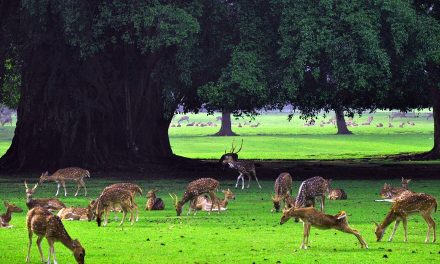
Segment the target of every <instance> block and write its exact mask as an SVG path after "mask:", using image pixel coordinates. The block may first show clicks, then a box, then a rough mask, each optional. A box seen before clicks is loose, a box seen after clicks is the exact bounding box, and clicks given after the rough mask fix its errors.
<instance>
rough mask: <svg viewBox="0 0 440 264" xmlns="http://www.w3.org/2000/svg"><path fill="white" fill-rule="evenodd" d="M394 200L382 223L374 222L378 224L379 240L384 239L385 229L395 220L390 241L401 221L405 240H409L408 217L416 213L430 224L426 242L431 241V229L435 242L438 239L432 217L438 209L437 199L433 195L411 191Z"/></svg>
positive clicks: (377, 236) (377, 233)
mask: <svg viewBox="0 0 440 264" xmlns="http://www.w3.org/2000/svg"><path fill="white" fill-rule="evenodd" d="M392 202H393V204H392V206H391V209H390V211H389V212H388V214H387V216H386V217H385V219H384V220H383V222H382V223H381V224H378V223H376V222H374V224H375V225H376V230H375V233H376V238H377V241H380V240H381V239H382V237H383V235H384V234H385V230H386V229H387V227H388V226H389V225H390V224H391V223H392V222H394V221H396V223H395V224H394V229H393V232H392V233H391V236H390V238H389V239H388V241H390V242H391V241H392V240H393V237H394V234H395V233H396V229H397V227H398V226H399V223H400V221H402V222H403V230H404V231H405V238H404V241H405V242H406V241H408V231H407V223H408V221H407V217H408V216H409V215H411V214H415V213H419V214H421V215H422V217H423V219H425V221H426V223H427V224H428V232H427V233H426V239H425V243H426V242H429V235H430V231H431V229H432V230H433V233H434V238H433V240H432V242H433V243H434V242H435V241H436V234H435V229H436V224H435V221H434V220H433V219H432V217H431V213H432V212H436V211H437V200H436V199H435V198H434V197H433V196H431V195H428V194H424V193H410V194H407V195H403V196H400V197H398V198H395V199H394V200H393V201H392Z"/></svg>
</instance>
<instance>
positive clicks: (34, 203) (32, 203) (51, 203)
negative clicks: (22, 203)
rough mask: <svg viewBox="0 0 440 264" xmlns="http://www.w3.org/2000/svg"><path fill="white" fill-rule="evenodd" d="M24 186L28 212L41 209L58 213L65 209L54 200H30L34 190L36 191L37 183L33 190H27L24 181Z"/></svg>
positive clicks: (62, 204) (59, 202)
mask: <svg viewBox="0 0 440 264" xmlns="http://www.w3.org/2000/svg"><path fill="white" fill-rule="evenodd" d="M24 186H25V188H26V206H27V208H28V209H29V210H30V209H32V208H34V207H43V208H44V209H46V210H50V211H58V210H60V209H62V208H65V207H66V205H65V204H64V203H62V202H61V201H60V200H58V199H56V198H40V199H32V195H33V194H34V192H35V189H37V187H38V183H36V184H35V186H34V187H33V188H29V187H28V185H27V183H26V181H24Z"/></svg>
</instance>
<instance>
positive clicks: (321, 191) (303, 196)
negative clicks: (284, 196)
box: [294, 176, 331, 212]
mask: <svg viewBox="0 0 440 264" xmlns="http://www.w3.org/2000/svg"><path fill="white" fill-rule="evenodd" d="M330 184H331V179H330V180H326V179H324V178H322V177H319V176H316V177H312V178H310V179H307V180H305V181H303V182H302V183H301V185H300V186H299V190H298V195H297V196H296V199H295V203H294V207H295V208H301V207H305V206H306V202H307V200H312V201H314V200H315V197H317V196H319V197H321V199H320V200H321V212H324V203H325V194H326V192H328V191H329V189H330ZM313 204H314V202H313Z"/></svg>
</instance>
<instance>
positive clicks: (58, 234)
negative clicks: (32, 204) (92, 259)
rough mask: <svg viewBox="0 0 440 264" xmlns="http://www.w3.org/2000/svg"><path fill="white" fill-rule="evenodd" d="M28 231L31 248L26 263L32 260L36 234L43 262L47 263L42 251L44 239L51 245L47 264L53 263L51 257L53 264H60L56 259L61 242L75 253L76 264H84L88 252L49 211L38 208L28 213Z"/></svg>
mask: <svg viewBox="0 0 440 264" xmlns="http://www.w3.org/2000/svg"><path fill="white" fill-rule="evenodd" d="M26 224H27V230H28V235H29V247H28V253H27V257H26V262H30V258H31V247H32V237H33V235H34V233H35V234H36V235H37V237H38V238H37V247H38V251H39V252H40V257H41V262H45V260H44V256H43V251H42V249H41V241H42V240H43V238H46V239H47V242H48V243H49V254H48V258H47V263H49V264H50V263H51V257H52V260H53V263H55V264H56V263H58V262H57V260H56V257H55V248H54V244H55V242H61V243H62V244H63V245H64V246H65V247H67V248H68V249H69V250H70V251H72V252H73V256H74V257H75V260H76V263H78V264H84V257H85V256H86V252H85V250H84V248H83V247H82V246H81V243H80V242H79V241H78V240H77V239H75V240H73V239H72V238H71V237H70V236H69V234H68V233H67V231H66V229H65V228H64V225H63V223H62V222H61V219H60V218H59V217H58V216H56V215H53V214H52V213H51V212H49V211H48V210H46V209H44V208H41V207H36V208H33V209H31V210H30V211H29V212H28V213H27V217H26Z"/></svg>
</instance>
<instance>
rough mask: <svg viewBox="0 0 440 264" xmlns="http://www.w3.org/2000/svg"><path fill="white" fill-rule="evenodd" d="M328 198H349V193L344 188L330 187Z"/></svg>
mask: <svg viewBox="0 0 440 264" xmlns="http://www.w3.org/2000/svg"><path fill="white" fill-rule="evenodd" d="M327 198H328V199H330V200H347V194H346V193H345V191H344V190H343V189H330V191H329V193H328V196H327Z"/></svg>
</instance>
